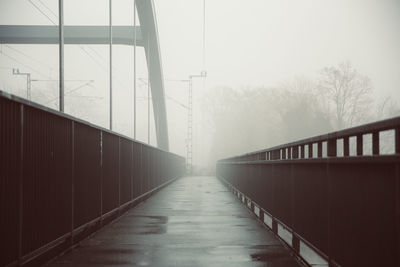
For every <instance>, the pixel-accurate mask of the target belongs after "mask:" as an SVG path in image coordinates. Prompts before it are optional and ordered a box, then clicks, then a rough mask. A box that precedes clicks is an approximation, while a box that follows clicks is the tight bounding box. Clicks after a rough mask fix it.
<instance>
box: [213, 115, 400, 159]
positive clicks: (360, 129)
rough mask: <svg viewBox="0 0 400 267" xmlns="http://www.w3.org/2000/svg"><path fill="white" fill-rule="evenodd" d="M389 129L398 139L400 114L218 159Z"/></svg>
mask: <svg viewBox="0 0 400 267" xmlns="http://www.w3.org/2000/svg"><path fill="white" fill-rule="evenodd" d="M387 130H395V131H396V141H397V138H398V135H399V132H400V116H396V117H393V118H389V119H385V120H381V121H377V122H372V123H367V124H363V125H359V126H355V127H351V128H347V129H343V130H339V131H334V132H330V133H327V134H322V135H317V136H313V137H309V138H305V139H301V140H298V141H294V142H290V143H285V144H281V145H277V146H273V147H270V148H267V149H261V150H256V151H252V152H249V153H245V154H240V155H236V156H233V157H229V158H224V159H220V160H218V161H229V160H235V159H239V158H244V157H249V156H254V155H257V154H261V153H266V152H272V151H277V150H281V149H286V148H290V147H296V146H303V145H309V144H314V143H322V142H326V141H330V140H338V139H342V138H349V137H353V136H363V135H366V134H373V133H379V132H382V131H387ZM398 145H399V144H397V143H396V146H398ZM395 153H398V151H397V150H395Z"/></svg>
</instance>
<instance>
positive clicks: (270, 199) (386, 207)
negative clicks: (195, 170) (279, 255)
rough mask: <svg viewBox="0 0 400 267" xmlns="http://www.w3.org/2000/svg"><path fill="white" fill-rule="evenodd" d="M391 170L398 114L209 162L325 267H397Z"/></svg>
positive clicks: (398, 157) (396, 202) (399, 235)
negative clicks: (386, 150)
mask: <svg viewBox="0 0 400 267" xmlns="http://www.w3.org/2000/svg"><path fill="white" fill-rule="evenodd" d="M386 131H388V133H390V134H391V137H392V139H391V141H387V140H384V139H383V138H380V136H382V133H383V132H385V133H386ZM367 136H370V140H371V142H366V141H365V139H367V138H366V137H367ZM351 141H354V142H353V143H354V146H352V145H351V143H352V142H351ZM383 143H384V144H385V145H386V147H387V146H389V148H391V149H389V150H391V151H392V153H391V154H385V155H384V154H383V153H381V152H383V149H382V147H383ZM368 146H370V151H371V153H370V155H366V153H365V152H366V151H365V148H366V147H368ZM390 146H391V147H390ZM352 148H353V150H354V151H353V153H352ZM339 152H340V153H339ZM399 170H400V117H397V118H393V119H389V120H384V121H380V122H376V123H371V124H367V125H363V126H359V127H354V128H350V129H346V130H342V131H338V132H334V133H330V134H327V135H321V136H317V137H313V138H309V139H305V140H301V141H298V142H293V143H289V144H284V145H281V146H276V147H273V148H271V149H266V150H261V151H256V152H253V153H248V154H245V155H241V156H236V157H232V158H228V159H224V160H221V161H219V162H218V163H217V175H218V177H219V178H221V179H222V180H223V181H225V182H227V183H228V184H229V185H230V186H232V187H233V188H234V190H236V191H235V192H241V194H243V195H245V196H246V197H247V198H248V199H250V200H251V202H252V203H254V205H255V206H257V207H258V208H260V209H261V210H262V211H263V212H261V213H262V214H261V215H262V216H267V217H268V218H266V221H271V228H272V230H273V231H274V232H275V233H277V234H278V232H279V229H281V228H282V229H286V230H285V231H287V232H288V233H289V235H290V236H291V239H290V240H286V242H287V243H288V244H289V245H290V246H292V248H293V249H294V250H295V251H296V252H297V253H299V254H300V255H302V253H301V252H302V245H306V246H307V247H311V248H312V249H314V250H315V251H316V252H318V254H319V255H320V256H322V257H323V258H324V259H325V260H326V261H327V262H328V263H329V264H330V265H332V266H337V265H338V266H400V176H399ZM262 219H264V218H262ZM280 227H281V228H280Z"/></svg>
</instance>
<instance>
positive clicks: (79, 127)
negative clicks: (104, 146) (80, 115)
mask: <svg viewBox="0 0 400 267" xmlns="http://www.w3.org/2000/svg"><path fill="white" fill-rule="evenodd" d="M100 137H101V131H100V130H98V129H95V128H93V127H90V126H87V125H84V124H82V123H77V122H76V123H75V129H74V187H73V188H74V192H73V193H74V228H77V227H79V226H81V225H83V224H85V223H88V222H90V221H92V220H94V219H96V218H97V217H100V215H101V210H100V209H101V179H100V177H101V168H100V167H101V166H100V163H101V153H100V152H101V147H100ZM116 160H118V158H117V159H116ZM114 179H115V178H114Z"/></svg>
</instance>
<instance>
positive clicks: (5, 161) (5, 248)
mask: <svg viewBox="0 0 400 267" xmlns="http://www.w3.org/2000/svg"><path fill="white" fill-rule="evenodd" d="M21 110H22V106H21V105H20V104H18V103H16V102H13V101H10V100H8V99H5V98H0V129H1V130H0V159H1V160H0V214H1V215H0V237H1V238H0V247H1V249H2V253H1V254H2V255H3V256H2V257H1V258H0V266H4V265H6V264H8V263H11V262H14V261H16V260H18V253H19V252H18V250H19V238H20V235H19V232H20V231H19V228H20V220H19V218H20V214H19V212H20V209H19V206H20V197H21V195H20V193H21V191H20V180H21V179H20V178H21V170H22V169H21V163H22V162H21V155H22V154H21V143H22V142H21V125H22V122H21Z"/></svg>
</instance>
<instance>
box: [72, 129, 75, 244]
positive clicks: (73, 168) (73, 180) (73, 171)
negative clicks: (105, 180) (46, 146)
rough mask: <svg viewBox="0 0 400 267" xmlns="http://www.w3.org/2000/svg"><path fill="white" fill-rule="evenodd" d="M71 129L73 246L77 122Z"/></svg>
mask: <svg viewBox="0 0 400 267" xmlns="http://www.w3.org/2000/svg"><path fill="white" fill-rule="evenodd" d="M71 123H72V125H71V129H72V134H71V139H72V140H71V144H72V145H71V146H72V151H71V155H72V160H71V169H72V171H71V246H72V245H73V244H74V219H75V216H74V213H75V204H74V203H75V201H74V198H75V122H74V121H71Z"/></svg>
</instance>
